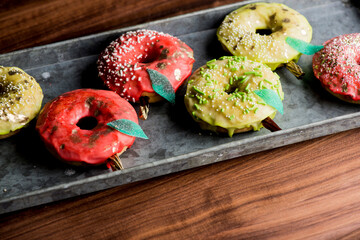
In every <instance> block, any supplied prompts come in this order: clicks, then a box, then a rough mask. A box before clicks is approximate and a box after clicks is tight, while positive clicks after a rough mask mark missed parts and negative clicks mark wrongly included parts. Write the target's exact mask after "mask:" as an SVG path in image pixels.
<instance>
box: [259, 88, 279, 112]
mask: <svg viewBox="0 0 360 240" xmlns="http://www.w3.org/2000/svg"><path fill="white" fill-rule="evenodd" d="M254 93H255V94H256V95H258V96H259V97H261V98H262V99H263V100H264V101H265V103H266V104H268V105H270V106H272V107H273V108H275V109H276V110H278V111H279V112H280V113H281V114H283V113H284V106H283V104H282V101H281V99H280V97H279V95H278V94H277V93H276V92H275V91H274V90H271V89H261V90H255V91H254Z"/></svg>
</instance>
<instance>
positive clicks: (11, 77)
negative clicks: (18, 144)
mask: <svg viewBox="0 0 360 240" xmlns="http://www.w3.org/2000/svg"><path fill="white" fill-rule="evenodd" d="M42 100H43V92H42V89H41V87H40V85H39V84H38V83H37V82H36V80H35V79H34V78H33V77H31V76H30V75H28V74H27V73H25V72H24V71H23V70H21V69H20V68H17V67H3V66H0V139H2V138H6V137H10V136H11V135H13V134H15V133H16V132H18V130H20V129H21V128H22V127H24V126H26V125H27V124H28V123H29V122H30V121H31V120H32V119H33V118H35V117H36V115H37V114H38V113H39V111H40V108H41V103H42Z"/></svg>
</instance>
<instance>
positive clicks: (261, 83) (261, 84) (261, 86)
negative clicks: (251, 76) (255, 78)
mask: <svg viewBox="0 0 360 240" xmlns="http://www.w3.org/2000/svg"><path fill="white" fill-rule="evenodd" d="M263 84H264V81H260V82H259V89H262V88H263Z"/></svg>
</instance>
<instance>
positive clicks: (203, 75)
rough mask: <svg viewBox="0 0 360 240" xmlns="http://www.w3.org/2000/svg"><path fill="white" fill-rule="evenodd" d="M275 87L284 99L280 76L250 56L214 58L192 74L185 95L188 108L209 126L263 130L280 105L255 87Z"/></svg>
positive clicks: (224, 129)
mask: <svg viewBox="0 0 360 240" xmlns="http://www.w3.org/2000/svg"><path fill="white" fill-rule="evenodd" d="M260 89H272V90H274V91H275V92H276V93H277V94H278V96H279V98H280V99H281V100H283V98H284V93H283V91H282V88H281V83H280V80H279V76H278V75H277V74H276V73H274V72H272V71H271V69H270V68H269V67H267V66H266V65H264V64H261V63H258V62H254V61H251V60H247V59H246V57H236V56H234V57H222V58H220V59H219V60H215V59H214V60H211V61H209V62H207V64H206V65H204V66H202V67H201V68H199V69H197V70H196V71H195V72H194V73H193V75H192V76H191V77H190V78H189V81H188V85H187V90H186V94H185V97H184V101H185V106H186V109H187V111H188V112H189V113H190V114H191V116H192V117H193V119H194V120H195V121H196V122H198V123H199V124H200V127H201V128H202V129H205V130H211V131H215V132H227V133H228V134H229V136H232V135H233V134H234V133H238V132H245V131H250V130H254V131H257V130H260V128H261V127H263V125H262V123H261V122H262V121H263V120H264V119H266V118H267V117H270V118H274V117H275V114H276V109H275V108H273V107H271V106H270V105H267V104H266V103H265V102H264V100H263V99H262V98H260V97H259V96H258V95H256V94H255V93H254V90H260Z"/></svg>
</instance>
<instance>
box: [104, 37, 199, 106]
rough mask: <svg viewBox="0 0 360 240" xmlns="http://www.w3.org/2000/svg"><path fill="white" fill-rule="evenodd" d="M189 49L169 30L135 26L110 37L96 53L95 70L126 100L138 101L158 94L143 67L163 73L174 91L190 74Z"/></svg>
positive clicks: (190, 55) (151, 99) (192, 60)
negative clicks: (115, 36)
mask: <svg viewBox="0 0 360 240" xmlns="http://www.w3.org/2000/svg"><path fill="white" fill-rule="evenodd" d="M194 61H195V60H194V58H193V51H192V49H191V48H190V47H189V46H187V45H186V44H185V43H184V42H182V41H180V40H179V39H177V38H175V37H173V36H170V35H169V34H165V33H161V32H156V31H151V30H138V31H132V32H128V33H125V34H124V35H122V36H121V37H119V38H118V39H116V40H115V41H113V42H112V43H111V44H110V45H109V46H108V47H107V48H106V49H105V50H104V51H103V52H102V53H101V54H100V56H99V59H98V62H97V64H98V71H99V76H100V78H101V79H102V80H103V81H104V83H105V85H106V86H107V87H108V88H109V89H111V90H113V91H115V92H116V93H118V94H119V95H120V96H121V97H123V98H125V99H126V100H128V101H132V102H138V101H139V98H140V96H148V97H149V98H150V101H149V102H156V101H159V100H161V99H162V98H161V97H160V96H159V95H157V94H156V93H155V92H154V90H153V88H152V86H151V80H150V78H149V74H148V73H147V71H146V69H148V68H149V69H153V70H156V71H158V72H160V73H162V74H163V75H165V76H166V77H167V78H168V79H169V81H170V83H171V85H172V86H173V88H174V91H176V90H177V89H178V87H179V86H180V85H181V84H182V83H183V81H184V80H185V79H186V78H187V77H188V76H189V75H190V74H191V70H192V65H193V63H194Z"/></svg>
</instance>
